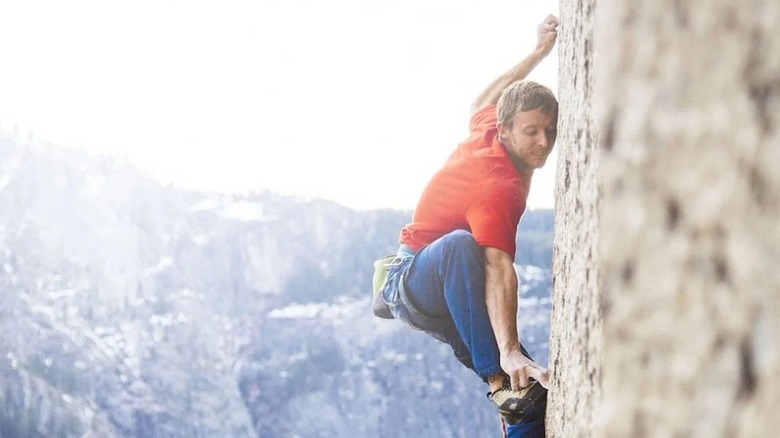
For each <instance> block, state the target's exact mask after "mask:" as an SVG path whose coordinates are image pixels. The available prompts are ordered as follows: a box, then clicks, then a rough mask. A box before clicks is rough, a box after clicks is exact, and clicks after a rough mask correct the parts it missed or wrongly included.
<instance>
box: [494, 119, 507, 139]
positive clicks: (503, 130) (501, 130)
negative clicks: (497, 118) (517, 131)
mask: <svg viewBox="0 0 780 438" xmlns="http://www.w3.org/2000/svg"><path fill="white" fill-rule="evenodd" d="M496 127H497V128H498V140H499V141H501V142H503V141H504V138H505V137H506V136H507V135H508V134H509V129H510V127H509V126H507V125H505V124H504V123H502V122H498V123H496Z"/></svg>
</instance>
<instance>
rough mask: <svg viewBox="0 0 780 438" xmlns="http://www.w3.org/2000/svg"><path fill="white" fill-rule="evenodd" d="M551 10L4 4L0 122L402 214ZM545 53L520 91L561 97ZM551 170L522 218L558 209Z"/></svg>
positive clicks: (213, 184) (490, 3)
mask: <svg viewBox="0 0 780 438" xmlns="http://www.w3.org/2000/svg"><path fill="white" fill-rule="evenodd" d="M548 13H554V14H556V15H557V14H558V0H545V1H522V0H515V1H506V0H471V1H462V0H423V1H420V0H327V1H322V0H278V1H269V0H265V1H263V0H257V1H229V0H221V1H166V0H154V1H147V0H134V1H129V0H128V1H122V2H119V1H110V0H100V1H84V0H69V1H35V0H2V2H0V61H1V62H0V65H2V68H0V123H1V124H2V126H3V127H5V128H7V127H9V126H11V125H12V124H14V123H16V124H18V125H19V126H20V128H22V129H24V130H30V131H32V132H33V133H35V134H36V135H37V136H39V137H44V138H46V139H48V140H50V141H52V142H54V143H57V144H60V145H64V146H68V147H80V148H87V149H90V150H95V151H100V152H105V153H111V154H114V155H118V156H121V157H126V158H127V160H128V161H130V162H132V163H135V164H137V165H138V166H139V167H140V168H142V169H145V170H146V171H148V172H151V173H152V174H154V175H157V176H158V177H159V178H160V179H161V180H162V181H165V182H174V183H176V184H177V185H182V186H187V187H194V188H201V189H214V190H221V191H234V190H248V189H266V188H268V189H271V190H274V191H277V192H280V193H284V194H294V195H299V196H305V197H315V196H316V197H324V198H329V199H333V200H336V201H338V202H340V203H343V204H345V205H348V206H351V207H356V208H373V207H391V208H413V207H414V204H415V202H416V201H417V197H418V196H419V194H420V192H421V191H422V189H423V187H424V185H425V183H426V182H427V180H428V178H429V177H430V176H431V175H432V174H433V172H435V171H436V170H437V169H438V168H439V167H440V166H441V164H442V163H443V162H444V160H445V159H446V157H447V156H448V155H449V153H450V152H451V151H452V150H453V148H454V147H455V146H456V145H457V143H458V142H460V141H461V140H462V139H463V138H464V136H465V134H466V132H467V124H468V111H469V106H470V104H471V102H472V101H473V99H474V98H475V97H476V96H477V94H479V93H480V92H481V91H482V90H483V88H484V87H485V86H486V85H487V84H488V83H489V82H490V81H491V80H493V79H494V78H495V77H496V76H498V75H499V74H501V73H503V72H504V71H505V70H506V69H508V68H509V67H511V66H512V65H514V64H515V63H517V62H518V61H519V60H520V59H521V58H522V57H524V56H525V55H526V54H527V53H528V52H530V50H531V49H532V48H533V47H534V45H535V43H536V25H537V23H539V22H540V21H541V20H542V19H543V18H544V17H545V16H546V14H548ZM556 52H557V50H554V51H553V53H552V54H551V55H550V56H549V57H548V58H547V59H546V60H545V61H544V63H543V64H542V65H540V66H539V67H537V69H536V70H535V71H534V72H533V73H532V75H531V76H530V77H529V79H533V80H536V81H538V82H541V83H543V84H545V85H547V86H549V87H550V88H552V89H553V91H555V92H556V93H557V70H556V69H557V57H556ZM558 147H560V145H558V146H556V148H558ZM556 160H557V154H555V153H554V154H553V155H552V156H551V157H550V159H549V160H548V162H547V165H546V166H545V168H544V169H543V170H542V171H538V172H537V175H536V176H535V179H534V185H533V187H532V191H531V196H530V198H529V207H531V208H540V207H552V205H553V184H554V174H555V161H556Z"/></svg>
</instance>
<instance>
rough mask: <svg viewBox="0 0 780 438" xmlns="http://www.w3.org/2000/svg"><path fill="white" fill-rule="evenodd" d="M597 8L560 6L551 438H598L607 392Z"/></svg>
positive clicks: (585, 4)
mask: <svg viewBox="0 0 780 438" xmlns="http://www.w3.org/2000/svg"><path fill="white" fill-rule="evenodd" d="M593 4H594V2H593V1H591V0H585V1H580V2H561V5H560V7H561V16H560V19H561V26H560V31H559V35H558V47H559V50H560V53H559V56H558V57H559V59H560V68H559V72H560V73H559V79H558V84H559V91H558V99H559V101H560V116H559V122H558V141H557V144H558V145H557V146H556V147H558V148H559V151H558V157H559V159H558V169H557V173H558V184H557V187H556V191H555V192H556V193H555V196H556V216H555V241H554V247H553V251H554V263H553V265H554V266H553V278H554V301H553V315H552V327H553V330H551V338H550V372H551V376H552V385H553V386H552V388H551V394H552V395H553V396H551V397H550V398H549V408H548V422H547V424H548V426H547V427H548V436H560V437H575V436H576V437H587V436H590V435H591V428H592V425H593V424H594V418H593V415H594V412H595V408H596V406H598V400H599V394H600V389H601V357H602V346H601V344H602V342H601V312H600V307H599V296H600V290H599V284H598V281H599V266H598V246H597V245H598V236H599V230H598V225H599V221H598V218H599V209H598V202H599V196H598V195H599V194H598V187H597V171H598V158H599V157H598V155H597V153H596V149H597V143H596V141H595V132H594V125H593V117H592V110H591V100H592V99H591V95H592V92H593V74H592V68H593V67H592V66H593V62H592V59H593V44H592V40H593Z"/></svg>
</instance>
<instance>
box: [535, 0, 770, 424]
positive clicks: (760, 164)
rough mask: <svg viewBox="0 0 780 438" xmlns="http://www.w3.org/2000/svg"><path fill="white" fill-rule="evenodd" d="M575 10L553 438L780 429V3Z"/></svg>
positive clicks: (564, 54)
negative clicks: (779, 27) (779, 410)
mask: <svg viewBox="0 0 780 438" xmlns="http://www.w3.org/2000/svg"><path fill="white" fill-rule="evenodd" d="M566 3H568V2H561V19H562V26H561V35H560V37H559V38H560V40H559V41H560V44H561V46H560V50H561V56H560V62H561V70H560V71H561V73H560V77H561V79H560V89H559V95H560V98H561V108H562V113H561V119H560V125H559V130H560V133H561V134H560V137H559V147H560V150H559V152H560V162H559V167H558V170H559V175H558V178H559V181H558V188H557V208H558V212H557V215H556V233H557V236H556V240H555V242H556V244H555V261H554V265H555V267H554V272H555V303H554V308H553V329H552V333H553V335H552V339H551V351H550V353H551V357H550V363H551V366H552V371H553V376H554V379H555V380H556V381H555V383H554V386H553V389H552V393H551V396H550V400H551V404H550V406H551V409H550V412H549V414H548V418H549V426H548V428H549V431H550V434H549V435H550V436H567V437H568V436H578V437H579V436H590V435H597V436H608V437H613V436H614V437H625V436H633V437H643V436H691V437H699V436H701V437H713V436H730V437H731V436H740V437H741V436H744V437H753V436H774V435H776V433H777V431H778V430H780V417H779V416H777V415H776V414H775V412H774V411H775V410H776V407H777V406H780V347H779V345H778V344H779V342H778V341H779V340H780V269H778V268H777V263H778V262H777V261H778V260H780V194H779V192H780V190H779V188H780V56H778V54H780V35H778V34H780V31H779V30H778V28H777V26H776V23H778V22H780V4H778V3H777V2H776V1H774V0H756V1H751V2H741V3H740V2H730V1H726V0H710V1H706V2H697V3H695V4H694V3H686V2H679V1H672V0H661V1H657V2H629V3H625V2H620V1H616V0H600V1H599V2H598V4H597V5H596V6H595V7H594V4H593V3H592V2H587V1H583V2H578V3H577V4H566ZM591 23H593V24H592V25H591ZM591 42H592V44H591ZM591 78H592V79H591ZM595 186H597V187H599V189H598V190H596V189H595ZM596 193H598V194H596ZM596 258H597V259H598V260H597V261H595V260H594V259H596ZM599 309H601V310H600V311H601V313H602V314H603V315H601V316H603V319H602V318H601V316H600V315H599ZM602 320H603V324H602V322H601V321H602ZM602 342H603V348H602V347H601V345H602ZM602 364H603V365H602Z"/></svg>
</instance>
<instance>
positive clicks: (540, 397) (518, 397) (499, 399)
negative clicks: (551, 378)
mask: <svg viewBox="0 0 780 438" xmlns="http://www.w3.org/2000/svg"><path fill="white" fill-rule="evenodd" d="M487 396H488V398H489V399H490V400H492V401H493V403H495V404H496V406H498V412H500V413H501V416H502V417H504V421H506V422H507V423H508V424H515V423H519V422H520V421H523V419H524V418H525V416H526V414H528V413H529V412H530V411H532V410H533V409H534V408H537V407H540V406H541V405H542V402H544V401H546V400H547V390H546V389H545V388H544V387H543V386H542V385H541V384H540V383H539V382H537V381H535V380H531V382H530V384H529V385H528V386H526V387H525V388H521V389H520V390H519V391H512V387H511V386H510V384H509V378H508V377H507V378H505V379H504V385H503V386H502V387H501V388H499V389H497V390H495V391H493V392H488V393H487Z"/></svg>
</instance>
